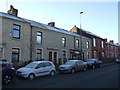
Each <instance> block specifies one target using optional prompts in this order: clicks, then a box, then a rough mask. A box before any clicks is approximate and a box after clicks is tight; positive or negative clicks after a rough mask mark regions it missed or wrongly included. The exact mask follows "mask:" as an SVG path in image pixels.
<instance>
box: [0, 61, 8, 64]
mask: <svg viewBox="0 0 120 90" xmlns="http://www.w3.org/2000/svg"><path fill="white" fill-rule="evenodd" d="M0 64H10V63H9V62H7V61H0Z"/></svg>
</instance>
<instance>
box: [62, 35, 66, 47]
mask: <svg viewBox="0 0 120 90" xmlns="http://www.w3.org/2000/svg"><path fill="white" fill-rule="evenodd" d="M62 45H63V46H64V47H66V38H65V37H63V38H62Z"/></svg>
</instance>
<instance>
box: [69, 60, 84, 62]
mask: <svg viewBox="0 0 120 90" xmlns="http://www.w3.org/2000/svg"><path fill="white" fill-rule="evenodd" d="M68 61H75V62H76V61H82V60H68Z"/></svg>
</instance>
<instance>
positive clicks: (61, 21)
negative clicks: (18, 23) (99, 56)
mask: <svg viewBox="0 0 120 90" xmlns="http://www.w3.org/2000/svg"><path fill="white" fill-rule="evenodd" d="M10 5H13V6H14V7H15V8H16V9H18V16H19V17H23V18H26V19H30V20H34V21H37V22H40V23H44V24H47V23H48V22H51V21H53V22H55V26H56V27H59V28H63V29H65V30H68V31H70V29H71V28H72V27H73V26H75V25H76V26H77V27H80V22H81V28H82V29H84V30H86V31H90V32H92V33H94V34H96V35H98V36H100V37H102V38H107V39H108V42H109V40H114V42H115V43H118V2H117V0H115V1H111V0H103V1H102V0H98V1H95V0H92V1H88V0H84V1H82V0H81V1H79V0H77V1H76V0H64V1H63V0H60V1H59V0H58V1H55V0H51V1H48V0H44V1H43V0H2V4H1V5H0V8H1V10H0V11H2V12H5V13H6V12H7V10H9V8H10ZM80 12H83V13H82V14H80ZM80 17H81V20H80Z"/></svg>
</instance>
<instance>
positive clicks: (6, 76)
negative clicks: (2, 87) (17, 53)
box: [0, 61, 15, 84]
mask: <svg viewBox="0 0 120 90" xmlns="http://www.w3.org/2000/svg"><path fill="white" fill-rule="evenodd" d="M0 73H2V74H1V75H2V84H8V83H11V81H12V79H13V78H14V77H15V69H14V67H13V66H12V64H10V63H9V62H4V61H1V62H0Z"/></svg>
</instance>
